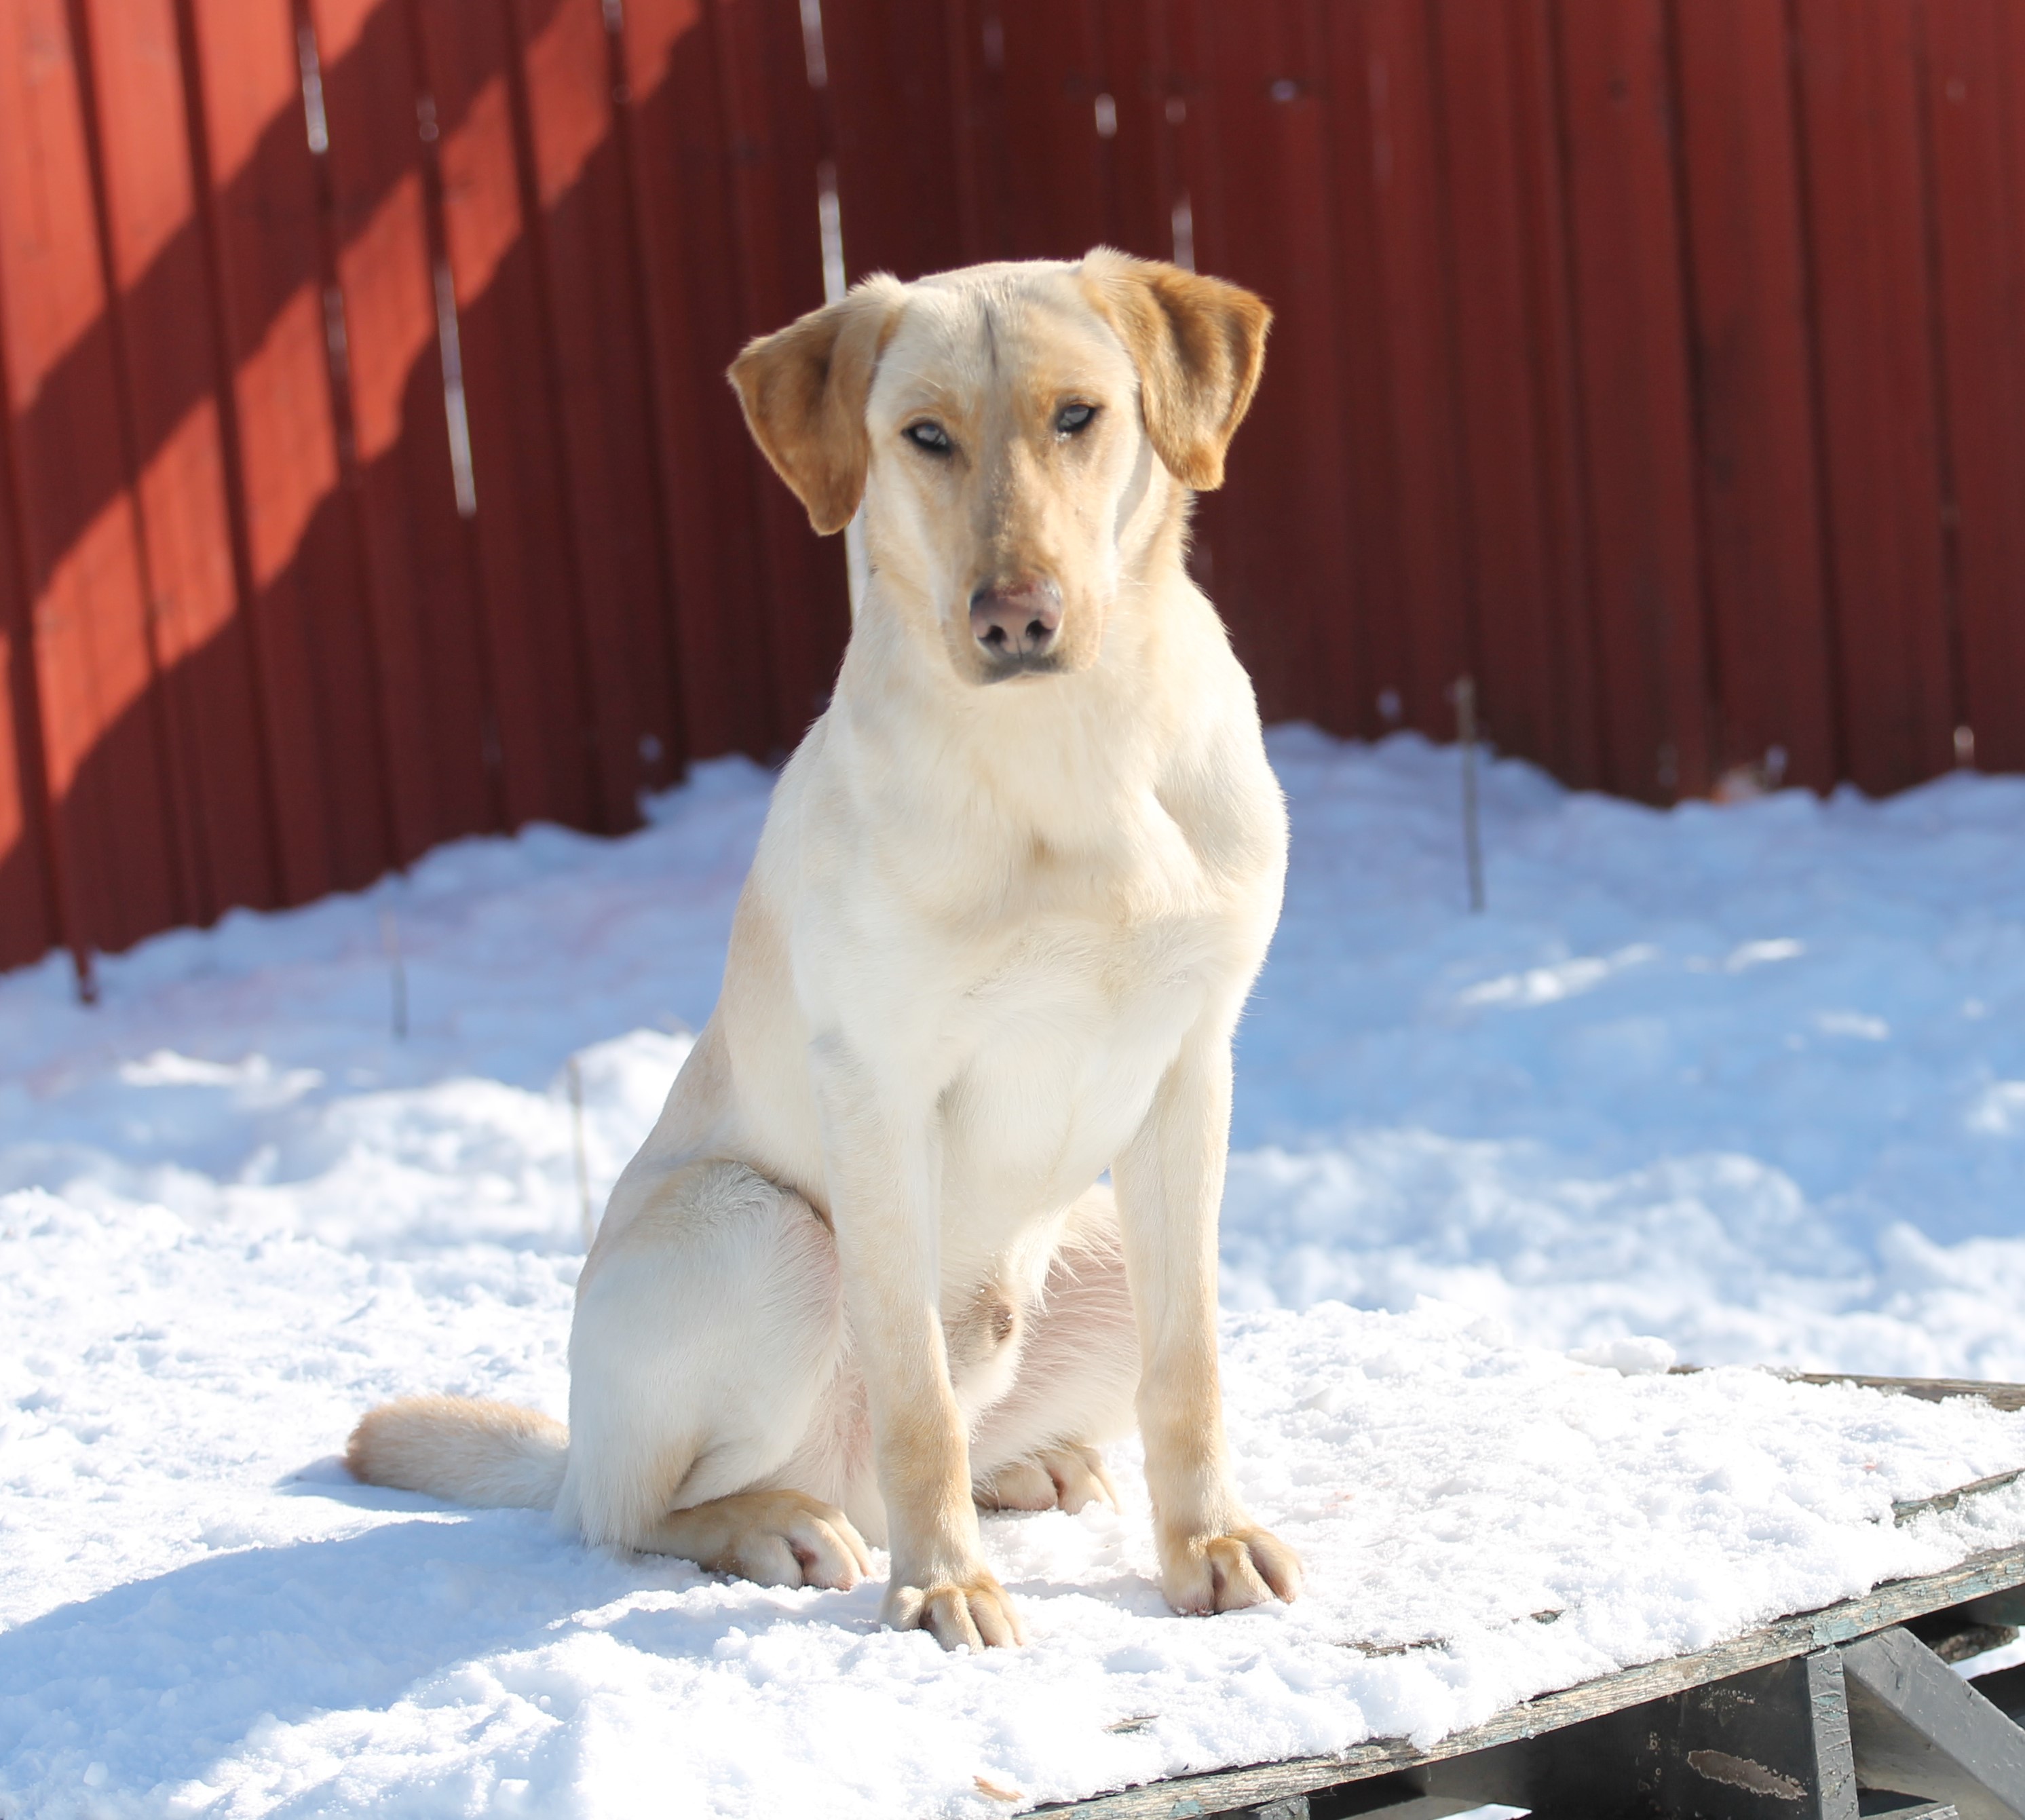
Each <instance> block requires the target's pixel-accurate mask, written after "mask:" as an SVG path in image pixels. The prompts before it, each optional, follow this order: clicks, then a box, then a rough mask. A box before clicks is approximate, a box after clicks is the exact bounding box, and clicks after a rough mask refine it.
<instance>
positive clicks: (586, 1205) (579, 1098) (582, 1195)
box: [564, 1056, 597, 1251]
mask: <svg viewBox="0 0 2025 1820" xmlns="http://www.w3.org/2000/svg"><path fill="white" fill-rule="evenodd" d="M564 1073H565V1074H566V1075H568V1078H569V1101H570V1141H571V1145H573V1146H574V1148H575V1151H576V1202H577V1214H578V1217H579V1219H581V1220H582V1221H583V1248H584V1249H585V1250H586V1251H589V1250H590V1241H591V1239H592V1238H593V1237H594V1235H595V1233H596V1230H597V1227H596V1223H595V1222H594V1220H593V1219H592V1218H591V1212H590V1153H588V1152H587V1151H586V1149H584V1142H583V1069H582V1068H579V1067H578V1066H577V1061H576V1057H575V1056H571V1057H570V1058H569V1061H568V1064H566V1066H565V1067H564Z"/></svg>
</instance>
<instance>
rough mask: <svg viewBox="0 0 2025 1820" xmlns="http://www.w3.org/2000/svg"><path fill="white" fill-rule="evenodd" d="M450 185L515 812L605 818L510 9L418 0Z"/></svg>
mask: <svg viewBox="0 0 2025 1820" xmlns="http://www.w3.org/2000/svg"><path fill="white" fill-rule="evenodd" d="M410 5H411V6H412V7H413V18H414V21H415V26H416V30H417V38H418V41H419V43H420V46H421V64H422V68H421V77H422V81H423V84H424V87H425V88H426V89H427V90H428V94H429V97H430V103H431V115H432V118H431V120H430V125H431V126H432V128H433V129H434V131H435V132H436V140H435V145H436V163H437V167H438V169H439V171H440V173H441V181H442V186H443V190H442V194H443V245H444V252H445V256H446V257H447V261H448V263H449V267H450V278H451V292H452V298H453V301H454V305H455V308H456V312H457V322H458V338H459V344H460V348H461V356H462V367H463V373H462V377H463V381H464V393H463V397H464V404H465V414H466V420H467V422H468V424H469V432H470V438H471V465H472V475H471V479H472V487H473V501H474V504H475V507H476V516H475V517H474V519H473V521H472V522H473V528H474V532H475V541H476V546H477V553H478V570H479V578H480V579H479V587H480V603H481V606H482V609H483V613H484V616H485V634H486V648H487V653H488V657H489V661H490V665H491V675H492V682H491V693H492V697H493V701H494V711H495V712H496V714H497V715H498V727H497V734H498V742H499V767H500V788H501V794H502V797H503V798H504V802H505V815H506V819H507V822H508V823H509V825H513V826H518V825H520V823H522V822H527V821H531V820H534V819H536V818H542V819H548V820H553V821H557V822H568V823H570V824H571V825H575V826H578V827H585V826H590V825H595V823H596V819H597V815H598V814H599V798H598V795H597V790H596V789H595V787H594V772H595V764H596V755H595V752H594V748H593V744H592V739H591V733H590V726H591V711H590V703H589V700H588V699H587V686H586V682H585V678H584V670H583V660H582V656H581V653H580V651H579V614H578V609H577V597H578V592H579V583H578V578H577V572H576V564H575V550H574V546H573V544H572V541H571V527H570V520H569V516H568V509H567V504H566V495H565V488H564V471H563V458H562V448H561V442H560V429H559V427H558V425H557V420H556V415H555V410H554V399H553V395H552V393H551V391H550V388H549V386H548V384H546V379H545V375H546V372H547V363H548V360H549V338H548V333H547V318H546V301H545V297H544V295H543V292H542V281H541V277H540V273H539V270H538V260H537V259H536V256H535V246H534V244H533V241H532V238H531V235H530V233H529V231H528V198H529V196H530V195H531V189H532V180H531V173H529V172H527V171H525V170H524V168H523V163H522V160H521V157H520V145H519V137H520V135H519V133H518V131H517V126H516V122H517V117H518V110H517V109H516V101H515V96H516V89H517V83H516V80H515V79H514V78H513V75H512V73H511V65H512V64H513V42H512V39H511V38H510V36H509V34H508V31H507V29H506V24H505V17H504V15H503V13H502V9H500V8H499V7H498V6H496V5H493V4H489V3H488V4H484V5H472V4H470V3H469V0H410Z"/></svg>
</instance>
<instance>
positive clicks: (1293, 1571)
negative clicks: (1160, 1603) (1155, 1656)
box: [1160, 1528, 1301, 1616]
mask: <svg viewBox="0 0 2025 1820" xmlns="http://www.w3.org/2000/svg"><path fill="white" fill-rule="evenodd" d="M1160 1554H1161V1562H1160V1590H1161V1591H1162V1592H1163V1593H1165V1594H1167V1603H1168V1604H1169V1605H1172V1606H1173V1607H1174V1609H1175V1610H1176V1611H1178V1612H1184V1613H1187V1614H1189V1615H1191V1616H1200V1615H1205V1614H1207V1613H1208V1612H1235V1611H1240V1610H1242V1609H1244V1607H1245V1606H1247V1605H1263V1604H1265V1602H1266V1601H1267V1600H1268V1599H1275V1598H1277V1599H1281V1600H1284V1601H1287V1602H1288V1603H1289V1604H1291V1603H1292V1601H1294V1600H1295V1599H1296V1598H1299V1596H1300V1591H1301V1557H1299V1555H1297V1554H1296V1553H1295V1552H1294V1551H1293V1550H1292V1549H1291V1548H1289V1547H1288V1546H1287V1545H1286V1543H1284V1542H1282V1541H1281V1539H1279V1537H1277V1535H1274V1534H1273V1532H1272V1531H1270V1529H1257V1528H1247V1529H1233V1530H1231V1531H1229V1532H1227V1533H1226V1534H1225V1535H1192V1536H1184V1537H1177V1538H1175V1539H1173V1540H1171V1541H1165V1542H1163V1545H1162V1547H1161V1550H1160Z"/></svg>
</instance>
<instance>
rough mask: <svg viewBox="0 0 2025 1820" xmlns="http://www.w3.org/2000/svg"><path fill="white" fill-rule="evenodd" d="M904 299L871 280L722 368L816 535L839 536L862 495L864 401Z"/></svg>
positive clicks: (890, 285) (868, 448) (866, 444)
mask: <svg viewBox="0 0 2025 1820" xmlns="http://www.w3.org/2000/svg"><path fill="white" fill-rule="evenodd" d="M905 292H906V287H905V286H904V285H902V284H901V283H900V282H899V280H898V279H896V278H888V276H887V275H886V274H884V273H883V272H881V273H880V274H878V275H877V277H874V278H867V279H865V281H864V282H863V283H862V284H859V285H853V286H852V287H851V292H850V294H849V295H848V296H845V297H843V299H841V300H840V301H838V302H836V303H829V304H825V306H824V307H822V308H821V309H820V310H813V311H810V313H809V314H807V315H806V316H804V317H803V318H801V320H800V321H799V322H791V323H789V324H788V326H787V327H786V328H785V329H781V330H780V331H779V332H778V333H775V334H772V335H763V336H760V337H759V340H756V341H749V342H748V343H747V344H746V345H745V347H744V351H743V352H741V354H740V355H739V356H738V358H737V359H736V360H734V361H733V362H732V363H731V373H730V377H731V383H732V385H733V388H734V389H736V391H737V393H738V402H739V403H740V404H741V406H744V410H745V422H746V427H747V428H749V429H750V430H751V431H752V439H753V440H754V441H755V443H758V444H759V447H760V449H761V450H762V452H763V453H764V454H765V455H766V459H767V460H768V461H771V462H772V463H773V464H774V472H776V473H777V474H778V475H779V476H781V479H782V480H785V481H786V482H787V483H788V485H789V486H790V487H792V488H793V489H794V490H795V496H796V498H799V500H800V501H801V502H802V503H803V505H804V506H807V508H808V511H809V522H810V524H813V525H814V527H815V528H816V530H817V532H818V535H821V536H825V537H827V536H828V535H829V534H830V533H831V532H832V531H841V530H843V528H844V527H845V526H846V525H847V524H849V523H850V522H851V515H852V513H854V512H856V511H857V509H858V501H859V500H860V499H862V498H864V496H865V465H866V464H867V462H868V461H869V460H870V459H871V454H872V445H871V441H870V439H869V437H868V436H867V435H866V433H865V399H866V398H867V396H868V395H869V394H870V392H871V390H872V373H873V368H874V367H876V366H877V365H878V364H879V353H880V349H881V348H883V347H884V346H885V345H886V340H887V337H888V336H890V335H891V333H892V332H893V328H894V325H895V323H896V322H898V321H899V315H900V303H901V300H902V296H904V295H905Z"/></svg>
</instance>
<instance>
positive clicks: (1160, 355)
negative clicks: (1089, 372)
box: [1082, 247, 1273, 491]
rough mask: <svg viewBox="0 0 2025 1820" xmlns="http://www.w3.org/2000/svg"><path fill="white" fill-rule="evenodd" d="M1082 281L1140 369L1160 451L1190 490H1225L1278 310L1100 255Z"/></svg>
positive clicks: (1176, 270) (1102, 251)
mask: <svg viewBox="0 0 2025 1820" xmlns="http://www.w3.org/2000/svg"><path fill="white" fill-rule="evenodd" d="M1082 281H1083V285H1084V287H1085V289H1086V290H1087V291H1088V292H1090V299H1091V301H1092V302H1093V303H1095V304H1096V306H1097V309H1098V310H1099V311H1101V313H1102V314H1103V315H1104V319H1105V320H1106V321H1107V322H1109V323H1110V325H1112V328H1113V329H1115V330H1116V331H1117V333H1118V336H1119V339H1120V340H1122V341H1123V342H1124V344H1125V346H1126V350H1127V351H1129V352H1130V355H1131V356H1132V358H1133V359H1134V362H1136V363H1137V366H1138V368H1139V398H1140V409H1141V411H1142V412H1143V413H1144V414H1145V419H1146V434H1147V435H1148V436H1149V437H1151V438H1152V443H1153V449H1154V452H1155V453H1156V454H1158V455H1159V456H1160V459H1161V460H1162V461H1163V462H1165V463H1166V464H1167V470H1168V472H1170V473H1171V474H1172V475H1173V476H1174V478H1175V479H1176V480H1179V481H1181V482H1182V483H1184V484H1185V485H1187V486H1189V487H1196V488H1197V489H1199V490H1201V491H1207V490H1208V489H1210V488H1211V487H1221V486H1222V484H1223V454H1224V450H1226V449H1227V448H1229V446H1230V439H1231V438H1232V437H1233V436H1235V435H1236V434H1237V426H1238V425H1240V423H1242V422H1243V421H1244V414H1245V412H1246V411H1247V410H1250V409H1251V395H1252V394H1253V393H1254V392H1256V391H1257V390H1258V389H1259V373H1260V370H1262V368H1263V367H1264V366H1265V364H1266V329H1267V328H1268V326H1269V325H1270V324H1271V322H1272V320H1273V312H1272V311H1270V309H1268V308H1267V307H1266V303H1265V302H1264V300H1262V298H1259V297H1255V296H1253V295H1252V294H1251V292H1249V291H1247V290H1244V289H1240V287H1239V286H1237V285H1227V284H1226V283H1225V282H1224V281H1222V279H1221V278H1201V277H1199V276H1198V275H1197V274H1195V273H1193V272H1185V271H1183V270H1182V268H1181V267H1179V266H1171V265H1167V264H1165V263H1163V262H1161V261H1160V260H1157V259H1134V258H1132V257H1131V256H1130V255H1129V254H1126V253H1121V252H1114V251H1113V250H1112V248H1109V247H1097V248H1094V249H1093V251H1092V252H1090V253H1088V254H1087V255H1086V256H1085V257H1084V259H1083V262H1082Z"/></svg>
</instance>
